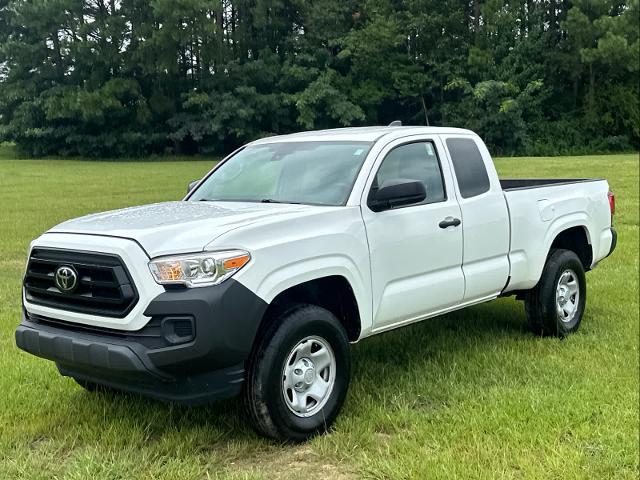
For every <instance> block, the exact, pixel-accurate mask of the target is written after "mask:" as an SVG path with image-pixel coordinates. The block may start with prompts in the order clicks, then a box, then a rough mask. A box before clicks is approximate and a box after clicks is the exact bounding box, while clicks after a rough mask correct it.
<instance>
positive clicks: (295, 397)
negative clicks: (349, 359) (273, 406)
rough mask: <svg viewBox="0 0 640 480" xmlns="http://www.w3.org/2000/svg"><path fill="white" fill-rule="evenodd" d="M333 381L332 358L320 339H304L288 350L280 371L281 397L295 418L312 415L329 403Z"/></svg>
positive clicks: (334, 368) (329, 347)
mask: <svg viewBox="0 0 640 480" xmlns="http://www.w3.org/2000/svg"><path fill="white" fill-rule="evenodd" d="M335 379H336V357H335V355H334V353H333V349H332V348H331V346H330V345H329V342H327V341H326V340H325V339H324V338H322V337H318V336H315V335H312V336H309V337H305V338H303V339H302V340H301V341H300V342H298V343H297V344H296V346H295V347H293V349H292V350H291V352H290V353H289V355H288V356H287V359H286V361H285V363H284V367H283V369H282V396H283V397H284V403H285V404H286V405H287V408H288V409H289V410H290V411H291V413H293V414H294V415H296V416H297V417H303V418H304V417H310V416H312V415H315V414H316V413H317V412H319V411H320V410H322V408H323V407H324V406H325V404H326V403H327V400H329V397H330V396H331V392H332V391H333V385H334V383H335Z"/></svg>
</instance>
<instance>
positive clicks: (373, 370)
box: [0, 148, 639, 480]
mask: <svg viewBox="0 0 640 480" xmlns="http://www.w3.org/2000/svg"><path fill="white" fill-rule="evenodd" d="M0 156H1V158H0V208H1V213H0V268H1V271H2V275H1V276H0V479H5V478H6V479H13V478H29V479H40V478H41V479H50V478H69V479H85V478H92V479H116V478H118V479H129V478H154V479H155V478H160V479H178V478H189V479H209V478H237V479H241V478H265V479H270V478H291V479H297V478H302V479H326V478H331V479H332V480H338V479H341V478H363V477H364V478H375V479H386V478H393V479H395V478H418V479H430V478H446V479H448V478H483V479H495V478H514V479H520V478H530V479H542V478H545V479H546V478H552V479H571V478H584V479H595V478H616V479H618V478H629V479H631V478H638V468H639V465H638V454H639V445H638V442H639V406H638V402H639V398H638V393H639V384H638V383H639V364H638V362H639V352H638V346H639V323H638V223H639V221H638V167H639V165H638V155H637V154H629V155H610V156H592V157H563V158H504V159H499V160H498V161H497V165H498V169H499V171H500V173H501V175H503V176H505V177H531V176H534V177H554V176H555V177H564V176H576V177H606V178H607V179H609V182H610V184H611V186H612V189H613V190H614V191H615V193H616V198H617V207H618V211H617V214H616V219H615V226H616V228H617V229H618V233H619V243H618V249H617V250H616V252H615V254H614V255H613V256H612V257H611V258H609V259H607V260H606V261H604V262H603V263H602V264H601V265H600V266H599V267H598V268H597V269H595V270H594V271H593V272H591V273H589V274H588V275H587V280H588V300H587V309H586V313H585V317H584V321H583V323H582V327H581V329H580V331H579V332H578V333H577V334H575V335H573V336H571V337H570V338H567V339H566V340H563V341H559V340H557V339H554V338H537V337H535V336H533V335H532V334H530V333H529V332H528V331H527V330H526V328H525V318H524V311H523V307H522V305H521V304H520V303H519V302H516V301H515V300H513V299H511V298H506V299H500V300H496V301H494V302H491V303H489V304H485V305H480V306H477V307H473V308H470V309H467V310H465V311H461V312H457V313H453V314H449V315H446V316H444V317H441V318H438V319H434V320H430V321H426V322H423V323H421V324H416V325H413V326H410V327H406V328H404V329H400V330H397V331H393V332H390V333H386V334H383V335H379V336H376V337H374V338H371V339H367V340H364V341H362V342H361V343H359V344H357V345H354V346H353V347H352V353H353V359H354V368H353V376H352V383H351V389H350V391H349V396H348V398H347V401H346V404H345V406H344V409H343V411H342V414H341V416H340V417H339V419H338V421H337V423H336V425H335V429H334V430H333V431H332V432H331V433H330V434H329V435H326V436H322V437H318V438H315V439H313V440H312V441H311V442H309V443H307V444H303V445H297V446H283V445H279V444H274V443H272V442H270V441H267V440H264V439H261V438H258V437H257V436H256V435H254V433H253V432H252V430H251V429H250V428H249V426H248V424H247V423H246V421H245V418H244V416H243V413H242V409H241V408H240V403H239V402H238V401H237V400H230V401H226V402H222V403H218V404H215V405H212V406H209V407H198V408H180V407H176V406H171V405H166V404H162V403H157V402H154V401H151V400H147V399H144V398H140V397H136V396H127V395H113V394H107V393H102V394H91V393H88V392H85V391H84V390H82V389H81V388H79V387H78V386H77V385H76V384H75V383H74V382H73V381H72V380H70V379H68V378H63V377H61V376H59V375H58V373H57V370H56V368H55V366H54V365H53V363H51V362H47V361H44V360H40V359H38V358H36V357H33V356H30V355H28V354H25V353H23V352H20V351H19V350H18V349H17V348H16V347H15V344H14V337H13V332H14V328H15V326H16V324H17V323H18V322H19V316H20V281H21V276H22V273H23V269H24V265H25V256H26V251H27V248H28V244H29V241H30V240H31V239H33V238H35V237H36V236H38V235H39V234H40V233H41V232H43V231H44V230H46V229H47V228H49V227H51V226H53V225H54V224H56V223H58V222H60V221H62V220H64V219H67V218H70V217H76V216H78V215H82V214H85V213H89V212H95V211H101V210H107V209H112V208H117V207H123V206H128V205H136V204H142V203H149V202H156V201H162V200H172V199H178V198H180V197H181V196H182V195H183V193H184V191H185V186H186V184H187V182H188V181H189V180H192V179H195V178H199V177H200V176H201V175H202V174H203V173H204V172H205V171H207V170H208V169H209V168H210V166H211V162H207V161H181V162H169V161H167V162H158V163H149V162H121V163H110V162H83V161H66V160H55V161H52V160H49V161H44V160H14V159H12V158H11V156H12V152H11V150H10V149H6V148H5V149H4V150H2V151H1V152H0Z"/></svg>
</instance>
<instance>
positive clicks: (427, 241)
mask: <svg viewBox="0 0 640 480" xmlns="http://www.w3.org/2000/svg"><path fill="white" fill-rule="evenodd" d="M441 151H442V144H441V143H440V140H439V139H438V138H416V139H412V140H411V141H408V140H407V139H402V140H396V141H395V142H392V143H390V144H389V145H387V146H386V147H385V148H384V149H383V150H382V152H381V153H380V155H379V156H378V158H377V160H376V164H375V165H374V168H373V170H372V175H371V176H370V178H369V179H368V181H367V187H366V188H365V190H364V193H363V198H362V201H361V205H362V207H361V208H362V216H363V219H364V223H365V227H366V230H367V240H368V242H369V251H370V258H371V277H372V293H373V295H372V297H373V305H372V307H373V312H374V326H373V327H374V331H375V330H382V329H388V328H392V327H395V326H399V325H402V324H404V323H408V322H411V321H414V320H419V319H421V318H423V317H425V316H428V315H429V314H431V313H434V312H438V311H439V310H444V309H447V308H450V307H452V306H454V305H457V304H459V303H460V302H461V301H462V297H463V295H464V277H463V275H462V228H460V226H459V225H458V226H455V225H450V226H447V223H446V222H445V223H443V221H446V219H449V220H451V221H452V222H453V220H454V219H459V218H460V207H459V206H458V201H457V199H456V196H455V194H454V193H453V189H454V185H453V177H452V176H451V172H450V170H449V168H448V164H447V162H446V158H443V157H442V154H441V153H439V152H441ZM441 159H442V160H444V161H441ZM443 167H444V168H443ZM394 179H410V180H418V181H420V182H422V183H423V184H424V185H425V188H426V191H427V198H426V199H425V201H423V202H420V203H415V204H411V205H405V206H401V207H396V208H393V209H391V210H385V211H381V212H375V211H373V210H372V209H371V208H370V207H369V198H370V195H371V192H372V191H375V190H376V189H377V188H378V186H379V185H382V184H383V183H384V182H386V181H389V180H394ZM441 223H442V226H441V225H440V224H441ZM453 223H455V222H453Z"/></svg>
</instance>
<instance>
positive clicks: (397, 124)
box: [389, 120, 402, 127]
mask: <svg viewBox="0 0 640 480" xmlns="http://www.w3.org/2000/svg"><path fill="white" fill-rule="evenodd" d="M389 126H390V127H401V126H402V121H401V120H394V121H393V122H391V123H390V124H389Z"/></svg>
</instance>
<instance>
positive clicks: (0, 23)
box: [0, 0, 640, 157]
mask: <svg viewBox="0 0 640 480" xmlns="http://www.w3.org/2000/svg"><path fill="white" fill-rule="evenodd" d="M638 5H639V0H628V1H619V0H573V1H566V0H517V1H514V2H504V1H503V0H467V1H462V0H444V1H441V0H438V1H436V0H407V1H403V2H399V1H389V0H314V1H303V0H213V1H211V0H150V1H143V0H0V141H12V142H15V143H16V144H17V145H18V147H19V148H20V149H22V150H23V151H24V152H26V153H27V154H30V155H47V154H61V155H83V156H101V157H104V156H132V155H144V154H151V153H154V154H163V153H185V154H192V153H208V152H215V153H224V152H228V151H229V150H232V149H233V148H235V147H237V146H239V145H241V144H242V143H244V142H246V141H248V140H252V139H254V138H256V137H259V136H263V135H269V134H277V133H288V132H292V131H296V130H300V129H311V128H330V127H339V126H349V125H370V124H386V123H389V122H390V121H392V120H396V119H400V120H402V121H403V122H404V123H405V124H418V125H423V124H430V125H453V126H459V127H468V128H472V129H474V130H476V131H477V132H478V133H480V134H481V135H483V136H484V137H485V138H486V140H487V142H488V144H489V146H490V147H491V148H492V149H493V151H495V152H501V153H520V154H522V153H536V154H551V153H569V152H576V153H580V152H583V151H589V150H605V151H609V150H612V151H613V150H625V149H631V148H638V147H639V146H640V107H639V104H638V98H639V96H640V88H639V80H640V66H639V58H640V42H639V33H638V30H639V27H638V20H639V18H638V15H639V6H638Z"/></svg>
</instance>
